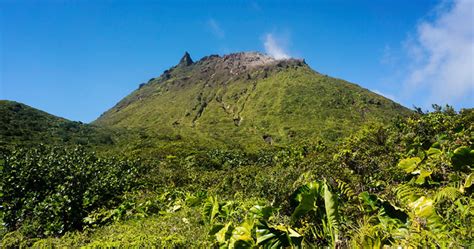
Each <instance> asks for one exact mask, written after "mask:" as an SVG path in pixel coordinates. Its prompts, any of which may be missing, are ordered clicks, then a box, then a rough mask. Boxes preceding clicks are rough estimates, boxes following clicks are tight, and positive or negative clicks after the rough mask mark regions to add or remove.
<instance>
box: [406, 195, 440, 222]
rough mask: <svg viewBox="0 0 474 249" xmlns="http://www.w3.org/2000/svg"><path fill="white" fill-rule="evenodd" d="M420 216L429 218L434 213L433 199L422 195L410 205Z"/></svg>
mask: <svg viewBox="0 0 474 249" xmlns="http://www.w3.org/2000/svg"><path fill="white" fill-rule="evenodd" d="M408 206H409V207H410V208H411V209H412V210H413V211H414V212H415V215H416V216H418V217H423V218H427V217H429V216H431V215H432V214H433V213H434V209H433V200H431V199H429V198H426V197H425V196H422V197H420V198H418V200H416V201H414V202H412V203H410V204H409V205H408Z"/></svg>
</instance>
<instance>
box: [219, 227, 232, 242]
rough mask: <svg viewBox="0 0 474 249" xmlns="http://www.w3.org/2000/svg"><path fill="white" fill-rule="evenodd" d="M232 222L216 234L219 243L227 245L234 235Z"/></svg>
mask: <svg viewBox="0 0 474 249" xmlns="http://www.w3.org/2000/svg"><path fill="white" fill-rule="evenodd" d="M232 230H233V229H232V222H229V223H227V224H226V225H225V226H224V227H223V228H222V229H221V230H219V232H217V233H216V240H217V242H219V243H225V242H226V241H227V240H228V239H229V238H230V236H231V235H232Z"/></svg>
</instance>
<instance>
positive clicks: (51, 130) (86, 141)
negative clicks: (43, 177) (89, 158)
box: [0, 100, 113, 146]
mask: <svg viewBox="0 0 474 249" xmlns="http://www.w3.org/2000/svg"><path fill="white" fill-rule="evenodd" d="M39 143H44V144H81V145H101V144H103V145H111V144H113V139H112V134H111V132H110V131H107V130H106V129H105V128H101V127H95V126H93V125H88V124H83V123H81V122H74V121H69V120H67V119H64V118H60V117H56V116H54V115H51V114H48V113H46V112H43V111H40V110H38V109H35V108H32V107H30V106H27V105H25V104H21V103H18V102H14V101H8V100H0V146H5V145H12V144H20V145H33V144H39Z"/></svg>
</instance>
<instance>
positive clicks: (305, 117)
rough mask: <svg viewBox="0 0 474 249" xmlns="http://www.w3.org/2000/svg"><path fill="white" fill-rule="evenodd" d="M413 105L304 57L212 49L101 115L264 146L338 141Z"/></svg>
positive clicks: (161, 130) (149, 129)
mask: <svg viewBox="0 0 474 249" xmlns="http://www.w3.org/2000/svg"><path fill="white" fill-rule="evenodd" d="M409 113H410V111H409V110H408V109H407V108H405V107H403V106H401V105H399V104H397V103H395V102H393V101H391V100H389V99H387V98H385V97H383V96H380V95H378V94H375V93H373V92H370V91H369V90H367V89H364V88H361V87H360V86H358V85H356V84H352V83H349V82H347V81H344V80H340V79H336V78H332V77H329V76H327V75H323V74H320V73H318V72H316V71H314V70H312V69H311V68H310V67H309V66H308V65H307V64H306V63H305V61H304V60H300V59H283V60H277V59H274V58H272V57H269V56H267V55H264V54H261V53H256V52H241V53H234V54H229V55H224V56H218V55H210V56H206V57H204V58H202V59H200V60H199V61H197V62H194V61H193V60H192V59H191V57H190V55H189V54H188V53H187V52H186V53H185V55H184V56H183V58H182V59H181V60H180V62H179V64H178V65H176V66H174V67H172V68H170V69H168V70H166V71H164V72H163V74H162V75H161V76H160V77H158V78H153V79H151V80H150V81H148V82H147V83H143V84H140V86H139V88H138V89H137V90H135V91H134V92H132V93H131V94H130V95H128V96H126V97H125V98H124V99H122V100H121V101H120V102H118V103H117V104H116V105H115V106H114V107H113V108H111V109H110V110H108V111H106V112H105V113H104V114H102V115H101V116H100V117H99V118H98V119H97V120H96V121H94V122H93V123H94V124H96V125H99V126H103V127H121V128H127V129H138V130H140V131H141V132H144V133H146V134H158V136H165V137H167V138H174V140H176V141H179V140H180V141H182V143H183V144H189V143H191V144H193V143H194V144H207V145H210V146H211V145H212V146H221V145H222V146H230V147H239V148H262V147H265V146H268V145H269V144H273V145H286V144H294V143H300V142H304V141H308V140H311V141H314V140H325V141H336V140H337V139H339V138H341V137H344V136H346V135H347V134H349V133H350V132H352V131H354V130H355V129H357V128H358V127H360V126H361V125H362V124H364V123H367V122H370V121H374V120H379V121H387V120H389V119H392V118H393V117H395V116H399V115H407V114H409Z"/></svg>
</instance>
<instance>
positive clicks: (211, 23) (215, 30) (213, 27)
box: [207, 18, 225, 39]
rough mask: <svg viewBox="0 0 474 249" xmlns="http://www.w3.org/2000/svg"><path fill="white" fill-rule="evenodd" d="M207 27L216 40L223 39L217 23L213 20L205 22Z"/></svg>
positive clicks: (223, 34)
mask: <svg viewBox="0 0 474 249" xmlns="http://www.w3.org/2000/svg"><path fill="white" fill-rule="evenodd" d="M207 26H208V27H209V29H210V30H211V32H212V34H214V35H215V36H216V37H217V38H219V39H222V38H224V37H225V32H224V30H223V29H222V28H221V26H220V25H219V23H218V22H217V21H216V20H214V19H213V18H211V19H209V20H208V21H207Z"/></svg>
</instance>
